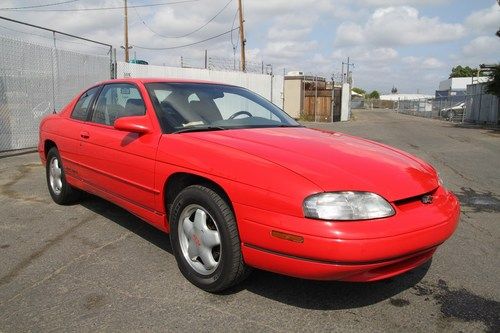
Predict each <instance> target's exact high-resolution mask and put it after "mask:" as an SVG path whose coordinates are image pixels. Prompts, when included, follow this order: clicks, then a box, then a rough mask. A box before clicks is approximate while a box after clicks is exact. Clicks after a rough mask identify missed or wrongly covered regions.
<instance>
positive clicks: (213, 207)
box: [170, 185, 248, 292]
mask: <svg viewBox="0 0 500 333" xmlns="http://www.w3.org/2000/svg"><path fill="white" fill-rule="evenodd" d="M170 240H171V243H172V248H173V252H174V255H175V259H176V260H177V264H178V266H179V269H180V270H181V272H182V274H183V275H184V277H186V279H188V280H189V281H190V282H191V283H193V284H194V285H195V286H197V287H199V288H201V289H203V290H206V291H209V292H220V291H222V290H224V289H227V288H229V287H231V286H233V285H235V284H237V283H238V282H240V281H242V280H243V279H244V278H245V277H246V275H247V273H248V268H247V267H246V265H245V264H244V263H243V257H242V254H241V247H240V238H239V235H238V229H237V226H236V220H235V217H234V214H233V212H232V210H231V208H230V207H229V205H228V203H227V202H226V201H225V200H224V199H223V198H222V197H221V196H220V195H219V194H218V193H217V192H215V191H214V190H212V189H210V188H208V187H205V186H200V185H192V186H189V187H187V188H185V189H184V190H183V191H182V192H181V193H180V194H179V195H178V196H177V198H176V199H175V200H174V203H173V205H172V213H171V215H170Z"/></svg>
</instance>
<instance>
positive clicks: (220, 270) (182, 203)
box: [169, 186, 235, 291]
mask: <svg viewBox="0 0 500 333" xmlns="http://www.w3.org/2000/svg"><path fill="white" fill-rule="evenodd" d="M208 190H209V191H211V190H210V189H208ZM212 192H213V193H215V194H216V195H217V196H218V197H219V198H220V196H219V195H218V194H217V193H216V192H214V191H212ZM221 199H222V198H221ZM224 203H225V204H226V205H227V203H226V202H225V201H224ZM191 204H197V205H199V206H201V207H203V208H204V209H205V210H206V211H207V212H208V213H209V214H210V215H211V216H212V217H213V219H215V221H214V223H215V224H216V226H217V229H218V231H219V234H220V239H221V245H220V246H221V257H220V259H219V265H218V267H217V268H216V270H215V271H214V272H213V273H211V274H209V275H202V274H199V273H198V272H196V271H195V270H194V269H193V268H192V267H191V266H190V265H189V263H187V262H186V259H185V257H184V255H183V253H182V250H181V247H180V243H179V222H180V221H179V218H180V214H181V213H182V211H183V210H184V208H186V207H187V206H188V205H191ZM231 219H232V221H227V220H226V217H225V216H224V214H223V213H222V210H221V207H219V205H218V204H217V203H216V202H214V201H213V200H211V199H210V196H209V195H208V194H207V193H206V192H205V191H203V190H201V189H200V187H198V186H190V187H188V188H186V189H185V190H183V191H182V192H181V193H180V194H179V195H178V197H177V198H176V199H175V201H174V204H173V205H172V213H171V215H170V219H169V220H170V221H171V222H170V241H171V244H172V250H173V252H174V255H175V258H176V259H177V264H178V266H179V269H180V271H181V273H182V274H183V275H184V277H186V279H188V280H189V281H190V282H191V283H193V284H194V285H196V286H197V287H199V288H201V289H204V290H206V291H213V290H219V289H220V288H221V286H223V285H225V284H227V283H228V282H229V281H228V280H230V279H231V267H230V266H231V265H230V264H229V263H231V262H233V255H234V253H233V251H232V248H231V247H232V244H231V242H230V237H231V236H230V233H229V230H228V228H227V223H235V220H234V214H232V213H231Z"/></svg>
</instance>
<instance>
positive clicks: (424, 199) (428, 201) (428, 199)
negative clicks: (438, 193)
mask: <svg viewBox="0 0 500 333" xmlns="http://www.w3.org/2000/svg"><path fill="white" fill-rule="evenodd" d="M432 199H433V197H432V195H430V194H428V195H424V196H423V197H422V198H421V199H420V201H422V203H423V204H426V205H429V204H431V203H432Z"/></svg>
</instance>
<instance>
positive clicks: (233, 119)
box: [146, 82, 300, 133]
mask: <svg viewBox="0 0 500 333" xmlns="http://www.w3.org/2000/svg"><path fill="white" fill-rule="evenodd" d="M146 88H147V90H148V92H149V95H150V97H151V100H152V102H153V104H154V107H155V110H156V113H157V115H158V118H159V120H160V123H161V126H162V128H163V131H164V132H165V133H182V132H192V131H206V130H226V129H236V128H257V127H298V126H300V124H299V123H297V122H296V121H295V120H293V119H292V118H291V117H290V116H288V115H287V114H286V113H285V112H283V111H282V110H281V109H280V108H278V107H277V106H276V105H274V104H272V103H270V102H269V101H267V100H266V99H265V98H263V97H261V96H259V95H257V94H255V93H253V92H251V91H249V90H248V89H244V88H239V87H235V86H228V85H219V84H203V83H164V82H155V83H148V84H146Z"/></svg>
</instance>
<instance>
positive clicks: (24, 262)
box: [0, 215, 97, 287]
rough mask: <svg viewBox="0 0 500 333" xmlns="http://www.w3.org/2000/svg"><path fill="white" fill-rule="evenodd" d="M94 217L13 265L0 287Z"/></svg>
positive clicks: (3, 277)
mask: <svg viewBox="0 0 500 333" xmlns="http://www.w3.org/2000/svg"><path fill="white" fill-rule="evenodd" d="M96 217H97V216H96V215H94V216H90V217H88V218H86V219H84V220H82V221H80V222H79V223H77V224H75V225H74V226H72V227H70V228H68V229H67V230H66V231H64V232H63V233H61V234H59V235H57V236H56V237H55V238H53V239H50V240H48V241H47V242H46V244H45V245H44V246H42V247H41V248H39V249H38V250H36V251H34V252H33V253H31V255H30V256H29V257H27V258H25V259H23V260H22V261H21V262H19V263H18V264H17V265H15V266H14V268H12V269H11V270H10V272H8V273H7V274H6V275H4V276H2V277H1V278H0V287H1V286H3V285H5V284H8V283H10V282H11V281H12V280H13V279H14V278H16V277H17V276H18V275H19V273H20V272H21V271H22V270H24V269H25V268H26V267H28V266H29V265H30V264H31V263H32V262H33V261H35V260H36V259H38V258H40V257H41V256H42V255H43V254H45V253H46V252H47V251H48V250H49V249H50V248H52V247H54V246H55V245H57V244H58V243H60V242H61V241H62V240H63V239H64V238H66V237H67V236H68V235H69V234H71V233H72V232H73V231H75V230H76V229H78V228H79V227H81V226H82V225H84V224H86V223H88V222H90V221H92V220H94V219H95V218H96Z"/></svg>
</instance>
